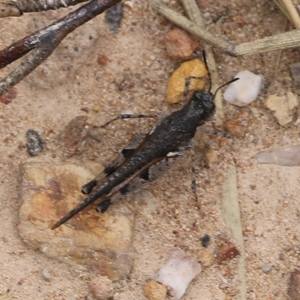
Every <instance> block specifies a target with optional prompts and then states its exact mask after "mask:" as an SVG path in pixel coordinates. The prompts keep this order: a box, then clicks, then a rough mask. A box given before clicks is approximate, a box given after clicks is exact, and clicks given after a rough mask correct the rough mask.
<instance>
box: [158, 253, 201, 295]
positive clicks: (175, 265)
mask: <svg viewBox="0 0 300 300" xmlns="http://www.w3.org/2000/svg"><path fill="white" fill-rule="evenodd" d="M200 272H201V266H200V264H199V263H198V262H197V260H196V259H194V258H192V257H189V256H187V255H186V254H185V253H182V252H175V253H173V255H172V257H171V258H170V260H169V261H168V262H167V263H166V264H165V265H164V266H163V267H162V268H161V269H160V270H159V271H158V273H157V274H155V275H154V276H152V279H154V280H156V281H158V282H160V283H162V284H163V285H165V286H169V287H171V288H172V289H173V291H174V296H175V298H176V300H179V299H181V297H182V296H183V294H184V293H185V291H186V289H187V287H188V285H189V283H190V282H191V281H192V280H193V279H194V278H195V277H196V276H197V275H198V274H199V273H200Z"/></svg>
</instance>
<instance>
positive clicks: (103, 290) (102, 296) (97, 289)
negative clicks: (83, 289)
mask: <svg viewBox="0 0 300 300" xmlns="http://www.w3.org/2000/svg"><path fill="white" fill-rule="evenodd" d="M90 289H91V291H92V294H93V296H94V297H95V298H96V299H97V300H107V299H109V298H111V297H112V296H113V294H114V288H113V284H112V281H111V280H110V279H109V278H107V277H105V276H98V277H96V278H94V279H93V280H92V281H91V282H90Z"/></svg>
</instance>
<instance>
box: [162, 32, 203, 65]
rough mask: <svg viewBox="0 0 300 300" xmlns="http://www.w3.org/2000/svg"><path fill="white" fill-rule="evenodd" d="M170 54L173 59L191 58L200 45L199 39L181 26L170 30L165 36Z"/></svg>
mask: <svg viewBox="0 0 300 300" xmlns="http://www.w3.org/2000/svg"><path fill="white" fill-rule="evenodd" d="M164 43H165V46H166V50H167V53H168V55H169V56H170V57H171V58H173V59H182V60H185V59H189V58H190V57H191V56H192V54H193V52H194V51H195V50H196V49H197V48H198V47H199V42H198V41H197V39H195V38H193V37H192V36H191V35H190V34H188V33H187V32H186V31H184V30H183V29H180V28H174V29H172V30H171V31H169V32H168V33H167V34H166V35H165V38H164Z"/></svg>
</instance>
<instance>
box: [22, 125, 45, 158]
mask: <svg viewBox="0 0 300 300" xmlns="http://www.w3.org/2000/svg"><path fill="white" fill-rule="evenodd" d="M26 137H27V152H28V154H29V155H30V156H37V155H38V154H39V153H41V152H42V151H43V149H44V146H43V141H42V139H41V137H40V135H39V134H38V132H37V131H35V130H33V129H29V130H28V131H27V132H26Z"/></svg>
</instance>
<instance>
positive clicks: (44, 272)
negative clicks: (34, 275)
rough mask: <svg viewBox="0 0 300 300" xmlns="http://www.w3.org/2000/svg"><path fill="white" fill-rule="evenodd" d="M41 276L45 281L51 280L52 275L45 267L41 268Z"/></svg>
mask: <svg viewBox="0 0 300 300" xmlns="http://www.w3.org/2000/svg"><path fill="white" fill-rule="evenodd" d="M42 276H43V278H44V279H45V280H46V281H51V278H52V276H51V274H50V272H49V270H48V269H47V268H45V269H43V270H42Z"/></svg>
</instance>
